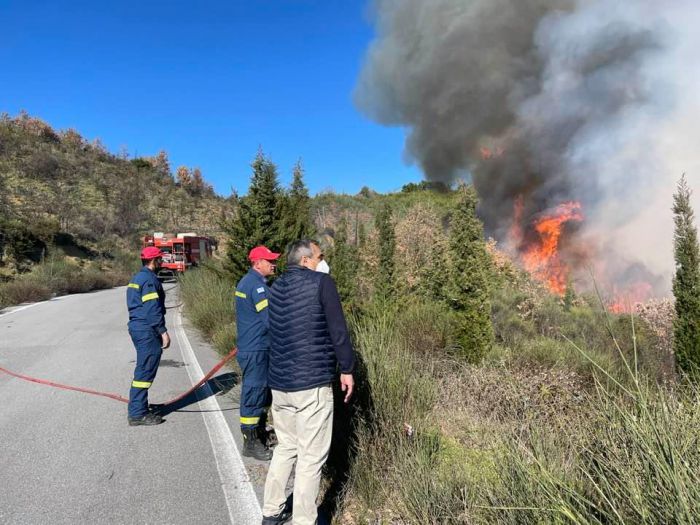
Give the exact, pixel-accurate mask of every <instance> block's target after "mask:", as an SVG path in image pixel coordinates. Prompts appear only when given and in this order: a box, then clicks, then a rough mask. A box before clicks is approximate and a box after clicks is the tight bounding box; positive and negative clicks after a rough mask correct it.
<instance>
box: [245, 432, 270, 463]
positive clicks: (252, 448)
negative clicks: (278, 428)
mask: <svg viewBox="0 0 700 525" xmlns="http://www.w3.org/2000/svg"><path fill="white" fill-rule="evenodd" d="M242 431H243V455H244V456H247V457H249V458H255V459H259V460H260V461H270V459H272V451H271V450H270V449H269V448H267V447H266V446H265V445H263V443H262V441H260V439H259V438H258V430H257V429H256V428H246V429H242Z"/></svg>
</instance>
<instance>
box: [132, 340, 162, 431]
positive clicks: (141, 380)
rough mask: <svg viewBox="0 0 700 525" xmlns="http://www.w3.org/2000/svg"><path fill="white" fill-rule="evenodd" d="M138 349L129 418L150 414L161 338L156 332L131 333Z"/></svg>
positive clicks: (160, 350)
mask: <svg viewBox="0 0 700 525" xmlns="http://www.w3.org/2000/svg"><path fill="white" fill-rule="evenodd" d="M129 333H130V334H131V340H132V341H133V343H134V347H135V349H136V367H135V368H134V375H133V376H132V379H133V381H132V382H131V388H130V389H129V417H132V418H138V417H143V416H144V415H146V414H147V413H148V392H149V387H150V386H151V384H152V383H153V380H154V379H155V378H156V373H157V371H158V365H159V364H160V356H161V355H162V353H163V350H162V349H161V347H160V346H161V340H160V336H159V335H158V334H157V333H156V332H155V331H154V330H149V331H134V330H132V331H130V332H129Z"/></svg>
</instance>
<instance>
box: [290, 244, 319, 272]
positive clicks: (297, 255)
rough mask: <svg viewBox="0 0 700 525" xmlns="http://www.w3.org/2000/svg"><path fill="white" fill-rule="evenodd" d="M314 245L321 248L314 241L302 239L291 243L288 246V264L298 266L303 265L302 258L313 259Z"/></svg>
mask: <svg viewBox="0 0 700 525" xmlns="http://www.w3.org/2000/svg"><path fill="white" fill-rule="evenodd" d="M314 244H315V245H316V246H319V247H320V245H319V244H318V243H317V242H316V241H314V240H313V239H301V240H298V241H294V242H292V243H290V244H289V246H287V264H288V265H290V266H292V265H295V264H296V265H298V264H301V258H302V257H311V256H312V255H313V254H314V252H313V250H312V249H311V246H312V245H314Z"/></svg>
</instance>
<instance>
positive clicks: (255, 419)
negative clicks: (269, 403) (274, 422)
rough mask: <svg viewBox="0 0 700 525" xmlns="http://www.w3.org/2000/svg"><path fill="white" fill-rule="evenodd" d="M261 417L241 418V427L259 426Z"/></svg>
mask: <svg viewBox="0 0 700 525" xmlns="http://www.w3.org/2000/svg"><path fill="white" fill-rule="evenodd" d="M259 422H260V417H241V425H257V424H258V423H259Z"/></svg>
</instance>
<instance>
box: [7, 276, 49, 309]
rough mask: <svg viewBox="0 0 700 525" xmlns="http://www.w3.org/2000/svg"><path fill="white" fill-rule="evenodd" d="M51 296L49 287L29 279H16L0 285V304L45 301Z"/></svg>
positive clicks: (8, 304)
mask: <svg viewBox="0 0 700 525" xmlns="http://www.w3.org/2000/svg"><path fill="white" fill-rule="evenodd" d="M50 298H51V289H50V288H49V287H48V286H46V285H45V284H42V283H38V282H35V281H32V280H29V279H17V280H16V281H11V282H9V283H5V284H2V285H0V305H2V306H10V305H14V304H21V303H31V302H36V301H45V300H47V299H50Z"/></svg>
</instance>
